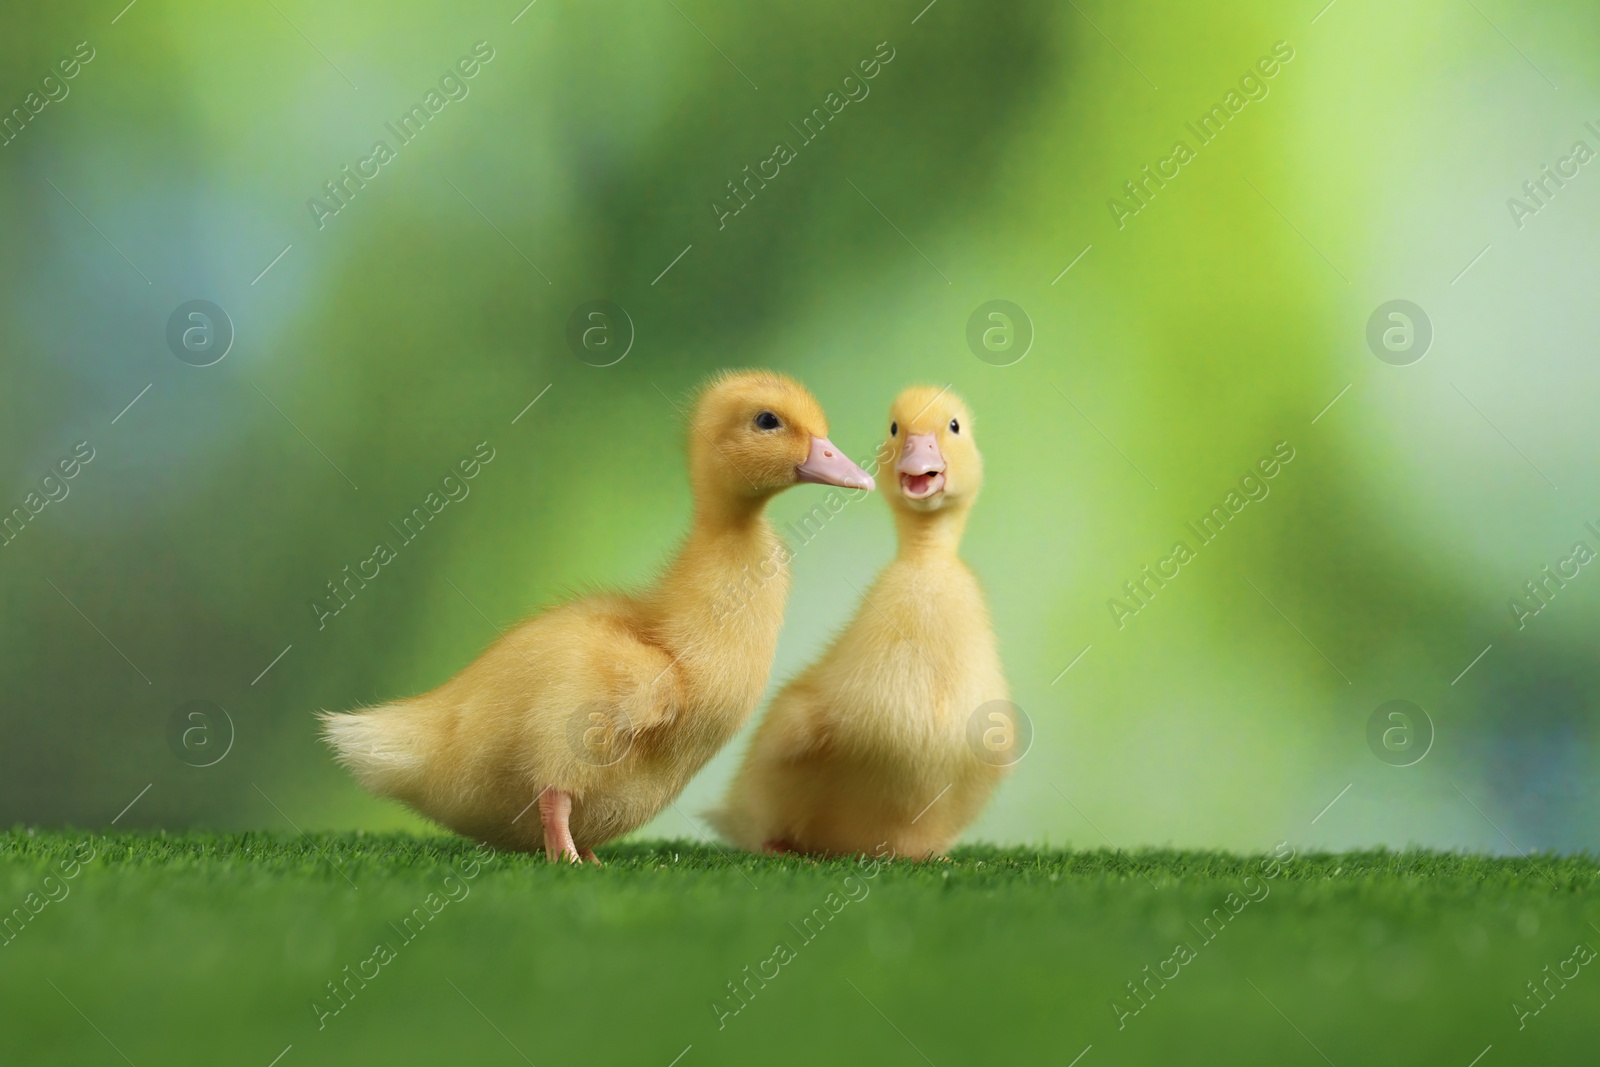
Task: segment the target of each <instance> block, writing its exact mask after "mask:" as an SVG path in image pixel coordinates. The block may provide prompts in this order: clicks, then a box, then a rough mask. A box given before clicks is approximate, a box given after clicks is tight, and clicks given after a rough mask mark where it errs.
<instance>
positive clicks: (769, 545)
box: [648, 499, 789, 722]
mask: <svg viewBox="0 0 1600 1067" xmlns="http://www.w3.org/2000/svg"><path fill="white" fill-rule="evenodd" d="M705 505H706V506H702V504H701V503H697V504H696V507H695V520H694V526H693V528H692V529H691V530H690V531H689V536H688V538H687V540H685V542H684V544H683V548H682V549H681V550H680V551H679V552H678V555H677V557H676V558H675V559H673V561H672V562H671V563H670V564H669V565H668V566H667V569H666V571H665V572H664V573H663V574H662V576H661V580H660V581H659V582H658V583H657V585H656V587H655V589H654V590H653V591H652V593H651V595H650V597H649V598H648V605H649V612H650V615H651V616H652V617H653V618H652V621H653V622H654V624H655V627H656V629H657V632H658V634H659V635H660V638H661V640H662V643H663V644H664V645H665V646H666V647H668V648H669V649H670V650H671V652H672V653H673V655H674V656H675V657H676V660H675V662H677V663H679V664H680V666H681V669H682V670H683V672H684V675H685V677H687V678H688V679H690V681H691V685H692V686H694V687H696V688H697V689H699V690H700V692H699V693H698V695H699V697H700V698H702V699H703V700H705V701H707V702H709V703H712V704H716V705H720V706H724V707H730V708H734V709H737V713H738V716H739V717H738V721H739V722H742V721H743V718H742V716H743V715H745V714H748V712H749V710H750V709H751V708H752V707H753V706H754V703H755V701H756V699H757V698H758V697H759V696H760V693H761V690H762V689H763V688H764V687H765V686H766V682H767V672H768V670H769V669H770V668H771V665H772V657H773V653H774V652H775V651H776V648H777V641H778V630H779V628H780V627H781V626H782V624H783V606H784V602H785V601H786V600H787V599H788V594H789V568H788V552H787V550H786V549H785V548H784V545H783V542H782V541H781V540H780V539H779V538H778V535H777V534H776V533H775V532H774V531H773V529H772V525H771V524H770V523H769V522H767V519H766V516H765V514H764V511H765V505H766V500H765V499H760V500H754V501H750V502H744V501H737V502H729V501H712V502H705Z"/></svg>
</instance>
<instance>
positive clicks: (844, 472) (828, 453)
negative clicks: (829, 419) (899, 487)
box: [794, 437, 877, 489]
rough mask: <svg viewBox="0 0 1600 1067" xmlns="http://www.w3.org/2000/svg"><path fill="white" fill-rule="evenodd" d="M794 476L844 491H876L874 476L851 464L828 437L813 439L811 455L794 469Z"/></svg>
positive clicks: (800, 479)
mask: <svg viewBox="0 0 1600 1067" xmlns="http://www.w3.org/2000/svg"><path fill="white" fill-rule="evenodd" d="M794 476H795V478H796V479H798V480H799V481H802V482H815V483H817V484H818V485H837V486H839V487H841V488H843V489H875V488H877V484H876V483H875V482H873V480H872V475H870V474H868V473H867V472H866V471H864V470H862V469H861V468H860V467H858V466H856V465H855V464H854V463H852V462H850V460H849V458H848V457H846V456H845V454H844V453H843V452H841V451H839V446H838V445H835V444H834V443H833V442H832V441H830V440H828V439H827V438H826V437H813V438H812V439H811V454H810V455H809V456H807V457H806V461H805V462H804V463H802V464H800V466H798V467H796V468H795V469H794Z"/></svg>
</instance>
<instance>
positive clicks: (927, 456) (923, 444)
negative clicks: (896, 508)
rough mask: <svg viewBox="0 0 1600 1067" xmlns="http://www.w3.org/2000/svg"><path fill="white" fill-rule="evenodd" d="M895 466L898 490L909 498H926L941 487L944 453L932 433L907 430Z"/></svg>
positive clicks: (942, 484) (942, 485) (942, 483)
mask: <svg viewBox="0 0 1600 1067" xmlns="http://www.w3.org/2000/svg"><path fill="white" fill-rule="evenodd" d="M894 469H895V473H896V474H898V475H900V491H901V492H903V493H904V494H905V495H906V496H908V497H910V498H911V499H912V500H925V499H927V498H928V497H930V496H932V495H933V494H935V493H937V492H939V491H940V490H941V489H943V488H944V454H943V453H942V452H940V451H939V442H938V441H937V440H936V439H935V438H934V436H933V434H931V433H913V434H907V435H906V443H905V447H904V448H903V449H901V451H900V462H899V463H897V464H895V468H894Z"/></svg>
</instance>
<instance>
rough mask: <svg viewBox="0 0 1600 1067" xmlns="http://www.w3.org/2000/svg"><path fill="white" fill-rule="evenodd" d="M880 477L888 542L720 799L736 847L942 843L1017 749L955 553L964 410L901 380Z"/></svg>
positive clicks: (963, 490)
mask: <svg viewBox="0 0 1600 1067" xmlns="http://www.w3.org/2000/svg"><path fill="white" fill-rule="evenodd" d="M889 420H890V421H889V442H888V444H887V446H886V447H885V449H884V450H883V452H881V453H880V455H881V456H886V457H887V458H885V459H884V460H882V462H880V465H879V473H880V475H881V474H882V473H883V470H884V468H886V467H889V466H890V465H891V464H892V467H893V471H894V473H895V475H896V476H897V479H898V485H897V486H896V487H895V489H894V490H889V491H886V493H885V496H886V497H887V499H888V501H889V505H890V507H891V509H892V510H893V512H894V519H895V526H896V527H897V529H898V531H899V551H898V553H897V554H896V556H895V558H894V560H893V562H891V563H890V564H889V565H888V566H887V567H885V568H884V570H883V573H882V574H880V575H879V576H878V580H877V581H876V582H874V583H873V585H872V587H871V588H870V589H869V590H867V592H866V594H865V595H864V596H863V597H862V603H861V606H860V607H859V608H858V609H857V611H856V615H855V617H854V618H853V619H852V620H851V621H850V624H849V625H848V626H847V627H846V628H845V630H844V632H843V633H841V634H839V636H838V637H837V638H836V639H835V640H834V642H833V644H832V645H830V646H829V648H828V650H827V652H826V653H824V654H823V656H822V658H821V659H820V660H818V661H817V662H816V663H814V664H812V665H811V667H809V668H808V669H807V670H806V671H805V672H804V673H802V674H801V675H800V676H799V677H798V678H796V679H795V680H794V681H792V682H790V683H789V684H788V685H787V686H785V687H784V689H783V690H782V691H781V692H780V693H779V694H778V696H777V697H776V699H774V700H773V703H772V707H771V708H770V709H769V710H768V712H767V714H766V717H765V718H764V719H763V720H762V722H761V724H760V726H759V727H757V729H756V733H755V737H754V738H753V739H752V741H751V744H750V748H749V751H748V752H746V754H745V758H744V762H743V764H742V765H741V767H740V769H739V772H738V774H737V775H736V776H735V778H734V781H733V784H732V786H731V787H730V789H729V791H728V795H727V797H726V799H725V800H724V801H723V805H722V808H721V809H720V810H719V811H716V812H713V813H712V814H711V816H710V818H711V821H712V823H713V825H715V826H716V827H717V828H718V830H720V831H721V832H722V833H723V834H724V835H725V836H726V837H728V838H729V839H730V840H732V841H733V842H735V843H736V844H738V845H740V846H741V847H744V848H747V849H752V850H753V849H764V850H767V851H793V852H804V853H818V854H856V853H862V852H868V853H874V854H879V855H881V854H884V853H885V851H886V847H885V846H887V849H892V850H893V852H894V854H895V855H900V856H910V857H929V856H936V855H940V854H942V853H943V852H944V851H945V849H947V848H948V847H949V845H950V843H951V842H952V841H953V840H954V839H955V837H956V835H957V834H959V833H960V832H961V830H962V828H963V827H965V826H966V825H967V824H968V823H970V822H971V821H972V820H973V819H974V818H976V817H977V815H978V812H979V811H980V810H981V809H982V807H983V805H984V803H985V802H986V801H987V800H988V799H989V795H990V794H991V793H992V792H993V791H994V788H995V786H996V785H998V784H999V781H1000V779H1001V777H1002V776H1003V775H1004V774H1005V768H1006V767H1007V766H1009V765H1010V764H1011V763H1012V762H1015V758H1020V756H1021V754H1022V753H1021V751H1018V750H1016V746H1018V745H1019V744H1020V741H1019V739H1018V737H1017V727H1018V725H1019V724H1018V723H1017V722H1016V718H1017V716H1016V715H1015V712H1014V709H1013V706H1012V705H1011V704H1009V703H1008V702H1007V699H1006V698H1007V689H1006V682H1005V677H1004V675H1003V674H1002V671H1001V666H1000V657H999V653H998V652H997V651H996V648H995V639H994V632H993V630H992V629H991V627H990V624H989V610H988V607H987V605H986V604H985V602H984V598H983V591H982V590H981V589H980V588H979V587H978V581H977V579H976V578H975V577H974V576H973V574H972V572H971V571H970V570H969V569H968V568H967V565H966V564H965V563H963V562H962V561H961V558H960V556H958V555H957V551H956V550H957V547H958V545H959V543H960V540H961V533H962V530H963V529H964V528H965V526H966V522H967V515H968V512H969V510H970V509H971V507H972V502H973V499H974V498H975V497H976V496H977V494H978V488H979V486H980V485H981V484H982V482H983V460H982V457H980V456H979V454H978V448H977V445H976V444H975V443H974V442H973V438H972V418H971V416H970V414H969V413H968V411H967V408H966V405H965V404H964V403H963V402H962V401H961V400H960V399H958V398H957V397H955V396H954V395H953V394H951V393H950V392H948V391H947V390H935V389H931V388H927V387H914V388H911V389H907V390H906V391H905V392H903V393H901V394H900V396H899V397H898V398H897V399H896V400H895V402H894V406H893V407H892V408H891V409H890V412H889Z"/></svg>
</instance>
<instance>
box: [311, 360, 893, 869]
mask: <svg viewBox="0 0 1600 1067" xmlns="http://www.w3.org/2000/svg"><path fill="white" fill-rule="evenodd" d="M691 421H692V426H691V430H690V433H689V473H690V482H691V485H692V490H693V495H694V520H693V526H692V528H691V529H690V532H689V536H688V538H687V540H686V541H685V542H684V544H683V547H682V548H681V549H680V550H679V552H678V554H677V556H676V558H674V559H673V560H672V561H671V563H669V564H668V565H667V567H666V568H665V570H664V571H663V573H662V574H661V576H660V578H659V579H658V580H657V581H656V582H655V584H654V585H652V586H651V587H649V588H648V589H645V590H643V591H641V592H639V593H636V594H633V595H627V594H622V593H615V594H598V595H591V596H585V597H582V598H580V599H577V600H573V601H571V602H569V603H567V604H564V605H562V606H560V607H557V608H554V609H553V610H550V611H548V612H546V613H544V614H542V615H539V616H536V617H534V618H532V619H529V620H528V621H526V622H523V623H521V624H520V625H518V626H517V627H516V628H514V629H513V630H511V631H510V632H509V633H507V634H506V635H505V636H504V637H503V638H502V639H501V640H499V641H497V642H495V643H494V644H493V645H491V646H490V647H489V649H488V650H487V651H486V652H484V653H483V654H482V655H481V656H479V657H478V659H477V660H476V661H475V662H473V663H472V664H471V665H470V666H468V667H467V668H466V669H465V670H463V671H462V672H461V673H460V674H458V675H456V676H455V677H454V678H452V679H451V680H450V681H448V682H446V683H445V684H444V685H442V686H440V687H439V688H438V689H435V690H433V691H432V692H430V693H424V694H423V695H421V696H418V697H413V698H412V699H410V700H405V701H401V702H399V703H395V704H389V705H385V706H383V707H378V708H372V709H370V710H367V711H362V712H358V713H355V714H348V715H341V714H329V713H324V715H323V722H324V732H325V737H326V739H327V741H328V743H329V744H330V745H332V747H333V749H334V752H335V754H336V756H337V758H338V760H339V761H340V762H341V763H343V764H344V765H345V766H346V767H347V768H349V770H350V771H351V772H352V773H353V774H354V776H355V778H356V780H357V781H358V782H360V783H361V785H363V786H364V787H366V788H367V789H369V790H370V791H372V792H373V793H376V794H378V795H380V796H387V797H393V798H395V799H397V800H400V801H403V802H404V803H406V804H408V805H410V806H411V807H412V808H414V809H416V810H417V811H418V812H420V813H421V814H423V815H425V816H427V817H428V818H430V819H433V820H434V821H436V822H439V823H441V824H443V825H444V826H447V827H449V828H450V829H452V830H455V831H457V832H459V833H462V834H466V835H468V836H471V837H476V838H479V839H481V840H484V841H487V842H489V843H490V844H493V845H495V846H497V847H502V848H511V849H521V850H526V851H532V850H534V849H536V848H538V847H539V846H540V845H543V847H544V849H545V852H546V854H547V855H548V856H549V857H550V858H551V859H554V858H555V857H556V856H557V855H560V856H562V857H565V858H566V859H568V860H572V861H577V860H579V858H580V857H582V858H584V859H588V860H591V861H595V860H594V852H593V849H594V847H595V846H596V845H599V844H602V843H604V842H605V841H608V840H610V839H612V838H615V837H617V836H619V835H621V834H625V833H627V832H628V831H630V830H633V829H635V828H636V827H638V826H640V825H642V824H643V823H645V822H646V821H648V820H649V819H650V818H652V817H653V816H654V815H655V814H656V813H657V812H659V811H660V810H661V809H662V808H664V807H665V806H666V805H667V804H668V803H670V802H671V801H672V799H673V798H674V797H676V796H677V795H678V793H679V792H680V791H681V790H682V789H683V787H684V785H685V784H686V783H687V782H688V781H689V779H690V777H691V776H693V775H694V773H695V772H696V771H698V770H699V769H700V768H701V767H702V766H703V765H704V764H705V763H706V761H707V760H709V759H710V758H711V757H712V755H714V754H715V753H716V752H717V750H718V749H720V748H722V746H723V745H724V744H726V743H727V742H728V740H729V739H730V738H732V737H733V735H734V734H735V733H737V732H738V730H739V728H740V727H741V726H743V725H744V723H745V721H746V720H747V719H748V718H749V716H750V713H751V711H752V710H754V708H755V704H756V701H757V700H759V699H760V697H761V693H762V691H763V690H764V689H765V688H766V684H767V675H768V672H769V671H770V670H771V667H772V658H773V653H774V651H775V648H776V645H777V640H778V629H779V627H780V626H781V624H782V621H783V606H784V601H785V600H786V599H787V597H788V592H789V580H788V568H787V561H788V553H787V551H786V550H785V548H784V546H783V543H782V542H781V541H780V540H779V539H778V536H777V535H776V534H775V533H774V532H773V530H772V527H771V525H770V524H769V523H768V522H767V520H766V518H765V514H764V513H765V509H766V506H767V502H768V501H769V500H771V499H772V497H773V496H774V495H776V494H777V493H779V492H781V491H783V490H784V489H787V488H789V487H790V486H792V485H796V484H798V483H801V482H818V483H821V484H824V485H836V486H843V487H847V488H856V489H871V488H873V481H872V478H871V476H870V475H868V474H867V472H866V471H864V470H862V469H861V468H860V467H857V466H856V465H855V464H854V463H852V462H850V460H849V459H847V458H846V457H845V455H844V453H843V452H841V451H840V450H839V449H838V448H837V447H836V446H835V445H834V444H833V443H832V442H830V441H829V440H828V424H827V419H826V417H825V416H824V414H823V412H822V408H821V407H820V406H819V405H818V404H817V402H816V400H815V399H814V398H813V397H812V396H811V394H810V393H809V392H807V391H806V390H805V388H804V387H802V386H801V385H799V384H798V383H797V382H794V381H792V380H791V379H789V378H786V377H783V376H782V375H778V374H772V373H768V372H763V371H754V372H741V373H734V374H727V375H724V376H722V377H720V378H718V379H716V380H714V381H713V382H712V383H711V384H710V385H709V386H708V387H707V388H706V389H705V390H704V392H703V393H702V394H701V396H700V398H699V400H698V402H697V404H696V405H695V410H694V414H693V416H692V420H691ZM633 518H634V519H638V518H639V517H638V516H635V517H633ZM751 572H755V573H759V574H760V575H761V576H762V577H763V578H764V579H765V580H763V581H760V582H755V583H752V582H749V581H748V575H749V573H751ZM741 579H744V581H743V589H744V592H743V593H742V594H741V596H742V601H741V603H740V604H739V605H738V610H736V611H731V610H729V607H728V602H727V591H728V590H730V589H732V588H734V587H735V583H736V582H740V581H741ZM536 804H537V806H538V809H539V813H538V815H537V816H536V817H528V818H525V817H524V816H526V815H527V814H528V811H529V809H530V808H532V807H534V806H535V805H536ZM595 862H598V861H595Z"/></svg>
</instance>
